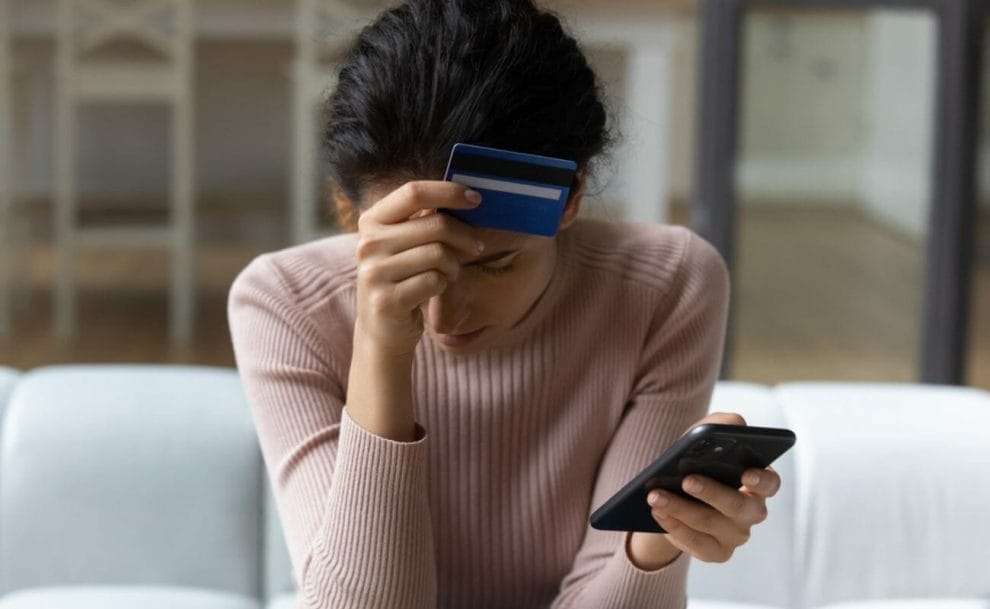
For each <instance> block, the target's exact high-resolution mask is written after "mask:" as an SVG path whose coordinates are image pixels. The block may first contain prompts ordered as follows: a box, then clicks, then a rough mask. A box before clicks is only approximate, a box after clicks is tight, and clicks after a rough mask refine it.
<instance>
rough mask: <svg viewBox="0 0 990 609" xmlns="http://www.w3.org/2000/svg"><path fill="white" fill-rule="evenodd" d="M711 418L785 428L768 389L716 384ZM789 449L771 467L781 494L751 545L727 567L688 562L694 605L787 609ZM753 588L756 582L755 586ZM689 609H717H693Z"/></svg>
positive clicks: (789, 593) (789, 584)
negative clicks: (727, 415)
mask: <svg viewBox="0 0 990 609" xmlns="http://www.w3.org/2000/svg"><path fill="white" fill-rule="evenodd" d="M709 412H738V413H739V414H741V415H742V416H743V418H744V419H746V423H747V424H749V425H758V426H761V427H787V423H786V421H784V419H783V415H782V414H781V411H780V408H779V407H778V405H777V403H776V402H775V401H774V400H773V393H772V392H771V390H770V388H769V387H765V386H763V385H757V384H752V383H741V382H732V381H720V382H718V383H716V385H715V393H714V394H713V396H712V404H711V407H710V408H709ZM793 452H794V451H793V449H792V450H791V451H788V452H787V453H785V454H784V456H782V457H781V458H780V459H778V460H777V461H775V462H774V464H773V469H774V470H775V471H777V473H779V474H780V476H781V481H782V484H781V488H780V491H779V492H778V493H777V494H776V495H775V496H773V497H771V498H770V499H769V500H768V501H767V509H768V510H769V515H768V517H767V519H766V520H765V521H763V522H761V523H760V524H758V525H756V526H755V527H753V529H752V532H751V533H752V535H751V537H750V539H749V541H748V542H747V543H746V544H745V545H743V546H741V547H740V548H738V549H736V551H735V552H734V553H733V555H732V558H730V559H729V561H728V562H725V563H706V562H702V561H699V560H693V561H692V562H691V568H690V569H689V570H688V597H689V598H690V599H691V601H692V603H698V602H700V601H708V602H713V601H724V602H725V605H721V606H726V607H739V606H741V604H745V603H752V604H753V605H759V606H773V607H788V606H790V605H791V598H792V596H793V594H794V591H793V574H792V572H791V568H792V564H793V563H792V561H791V552H792V551H793V549H792V546H793V529H792V527H793V524H794V506H793V503H794V465H793ZM754 582H759V584H758V585H754ZM690 606H692V607H695V606H697V607H706V608H707V607H711V608H712V609H714V608H715V607H719V606H720V605H718V604H717V603H715V604H711V605H702V604H692V605H690Z"/></svg>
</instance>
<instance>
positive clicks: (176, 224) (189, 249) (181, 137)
mask: <svg viewBox="0 0 990 609" xmlns="http://www.w3.org/2000/svg"><path fill="white" fill-rule="evenodd" d="M172 119H173V120H172V210H171V216H172V218H171V219H172V231H173V236H172V264H171V272H172V280H171V286H172V289H171V294H170V300H171V303H170V307H169V318H170V319H169V328H170V334H169V337H170V340H171V343H172V345H173V346H176V347H187V346H189V344H190V343H191V341H192V336H193V326H194V318H195V300H196V277H195V275H196V269H195V267H196V263H195V261H196V254H195V248H196V239H195V227H194V222H193V200H194V195H193V191H194V186H193V184H194V179H195V178H194V175H195V170H194V163H195V161H194V159H195V156H194V155H195V150H194V147H195V146H194V140H193V115H192V108H191V103H190V96H189V95H185V96H182V99H180V100H179V101H178V102H177V103H176V104H175V105H174V106H173V114H172Z"/></svg>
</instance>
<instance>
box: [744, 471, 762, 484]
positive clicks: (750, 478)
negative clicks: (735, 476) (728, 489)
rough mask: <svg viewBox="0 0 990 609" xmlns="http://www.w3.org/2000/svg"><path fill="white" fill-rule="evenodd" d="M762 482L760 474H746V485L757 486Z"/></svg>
mask: <svg viewBox="0 0 990 609" xmlns="http://www.w3.org/2000/svg"><path fill="white" fill-rule="evenodd" d="M759 483H760V475H759V474H757V473H756V472H751V473H749V474H746V486H756V485H757V484H759Z"/></svg>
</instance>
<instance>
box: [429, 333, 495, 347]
mask: <svg viewBox="0 0 990 609" xmlns="http://www.w3.org/2000/svg"><path fill="white" fill-rule="evenodd" d="M484 331H485V328H479V329H477V330H475V331H474V332H469V333H468V334H437V335H436V338H437V341H439V342H440V343H441V344H444V345H446V346H448V347H463V346H465V345H469V344H471V343H472V342H474V341H475V340H476V339H477V338H478V337H479V336H481V333H482V332H484Z"/></svg>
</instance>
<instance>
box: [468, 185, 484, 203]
mask: <svg viewBox="0 0 990 609" xmlns="http://www.w3.org/2000/svg"><path fill="white" fill-rule="evenodd" d="M464 197H465V198H467V200H468V201H470V202H472V203H481V193H480V192H478V191H477V190H471V189H470V188H469V189H467V190H465V191H464Z"/></svg>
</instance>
